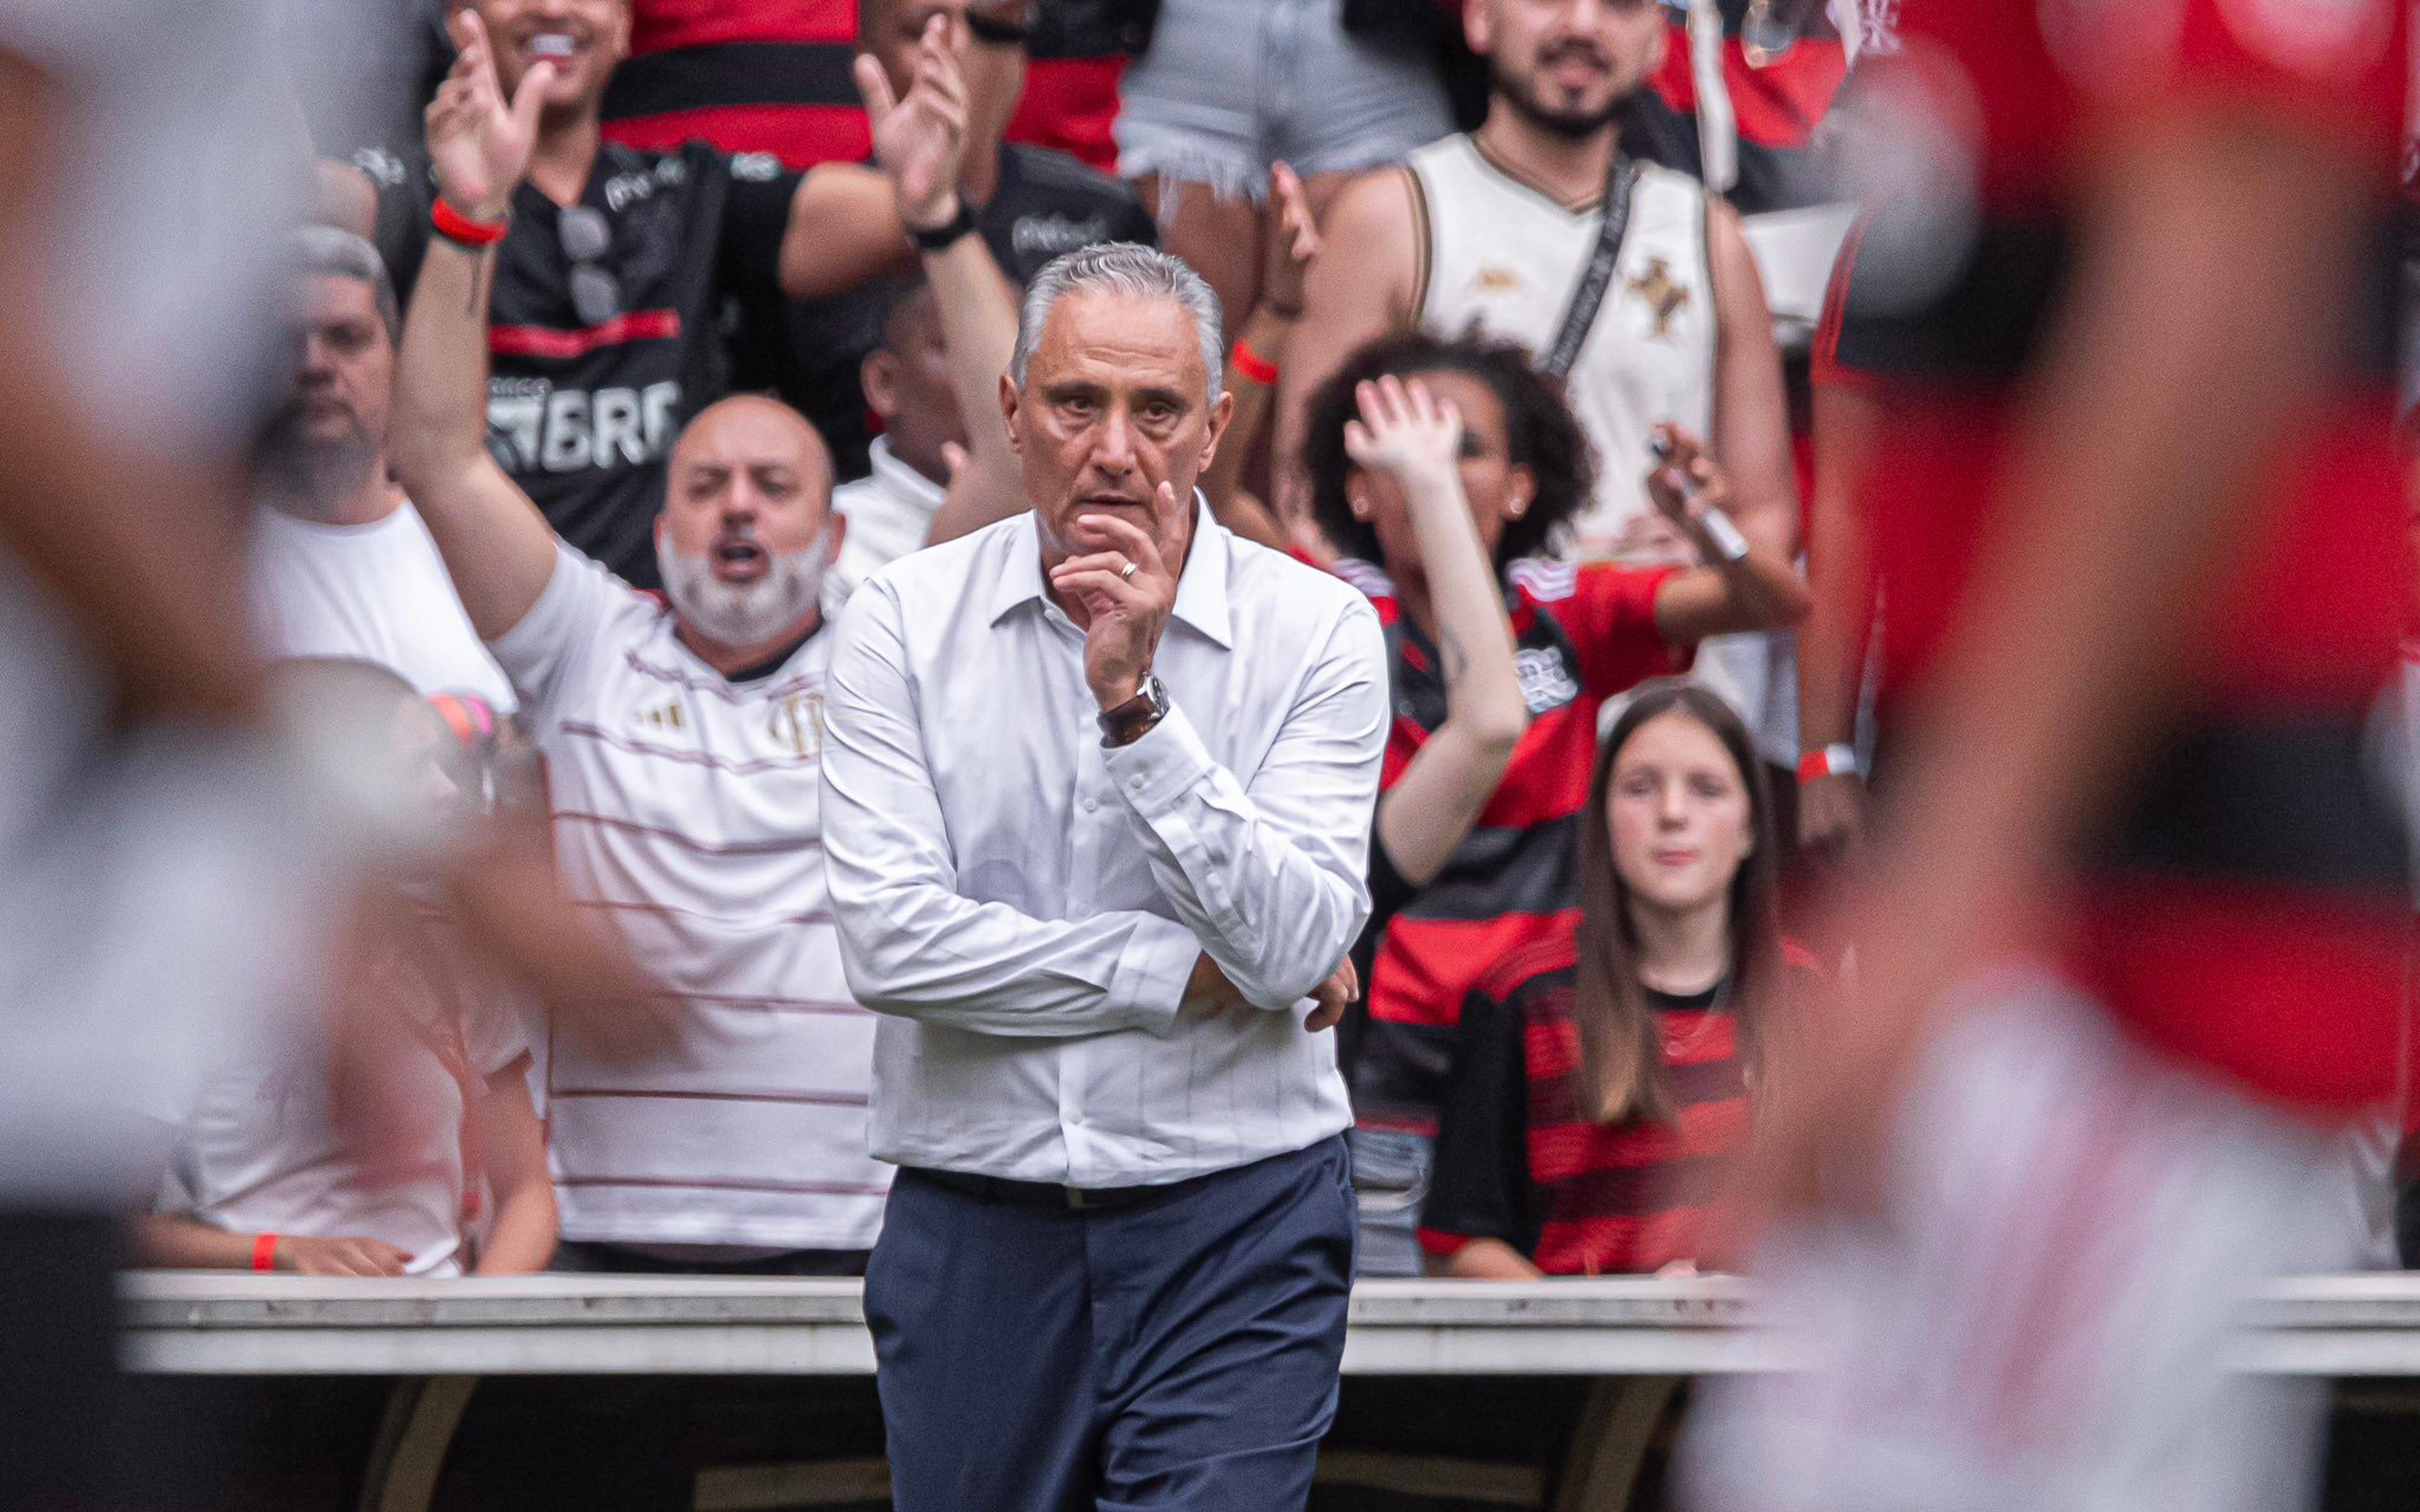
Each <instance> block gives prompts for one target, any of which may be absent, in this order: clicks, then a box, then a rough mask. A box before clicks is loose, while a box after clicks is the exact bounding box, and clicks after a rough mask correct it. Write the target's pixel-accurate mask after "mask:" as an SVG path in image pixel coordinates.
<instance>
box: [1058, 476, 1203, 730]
mask: <svg viewBox="0 0 2420 1512" xmlns="http://www.w3.org/2000/svg"><path fill="white" fill-rule="evenodd" d="M1185 507H1186V506H1184V505H1180V504H1179V503H1178V502H1177V500H1176V489H1175V488H1174V486H1171V485H1170V484H1166V483H1163V484H1161V485H1160V486H1159V490H1158V492H1157V493H1156V494H1155V495H1154V496H1153V499H1152V514H1153V516H1154V517H1155V518H1156V523H1157V525H1158V530H1159V539H1160V540H1163V541H1182V540H1184V539H1185V531H1186V522H1185V514H1184V510H1185ZM1073 533H1074V535H1075V537H1076V539H1075V541H1074V542H1073V544H1074V545H1075V546H1076V547H1078V548H1079V549H1080V550H1081V551H1082V552H1083V554H1082V555H1080V556H1072V557H1069V558H1068V559H1067V560H1066V561H1064V562H1062V563H1059V564H1058V565H1057V566H1055V567H1053V568H1051V569H1050V586H1051V587H1052V588H1053V589H1054V590H1056V591H1057V592H1059V593H1062V594H1067V595H1068V596H1070V597H1072V598H1074V599H1076V600H1077V601H1078V603H1079V604H1081V605H1082V606H1083V609H1084V615H1085V623H1084V681H1085V683H1086V684H1087V685H1089V686H1090V687H1091V688H1092V689H1093V697H1094V699H1095V700H1097V701H1098V702H1099V703H1100V705H1101V707H1102V708H1103V709H1112V708H1115V707H1117V706H1118V705H1119V704H1121V703H1124V702H1126V701H1127V700H1128V699H1131V698H1133V697H1134V696H1135V694H1136V693H1137V692H1139V691H1140V690H1141V687H1142V679H1143V674H1144V673H1146V672H1148V671H1151V662H1152V657H1153V656H1156V655H1157V654H1158V651H1159V635H1160V632H1161V631H1162V630H1165V629H1166V628H1168V617H1169V615H1170V614H1171V613H1172V612H1173V611H1174V610H1175V609H1176V573H1175V571H1174V570H1173V569H1171V567H1170V565H1169V563H1168V562H1167V560H1166V559H1165V558H1163V557H1162V556H1161V555H1160V554H1159V548H1158V547H1157V546H1156V545H1154V544H1153V540H1152V536H1151V535H1150V534H1148V533H1146V532H1144V531H1143V529H1142V528H1141V527H1140V526H1139V525H1136V524H1134V523H1132V522H1131V521H1128V520H1123V519H1120V518H1118V517H1116V516H1114V515H1112V514H1109V512H1108V511H1106V510H1104V511H1102V512H1101V513H1098V514H1092V515H1079V516H1078V517H1076V525H1075V530H1074V532H1073Z"/></svg>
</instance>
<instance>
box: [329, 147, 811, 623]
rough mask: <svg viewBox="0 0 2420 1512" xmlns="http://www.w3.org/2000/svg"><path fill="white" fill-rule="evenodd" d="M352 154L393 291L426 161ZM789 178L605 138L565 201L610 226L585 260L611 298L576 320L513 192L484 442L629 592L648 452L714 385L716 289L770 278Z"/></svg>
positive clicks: (765, 160) (656, 496)
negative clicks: (576, 191)
mask: <svg viewBox="0 0 2420 1512" xmlns="http://www.w3.org/2000/svg"><path fill="white" fill-rule="evenodd" d="M353 161H354V162H355V164H356V165H357V166H359V167H361V168H362V169H363V171H365V173H367V174H368V175H369V177H370V178H371V181H372V182H373V183H375V184H376V185H377V186H378V188H379V192H380V194H379V201H380V203H379V250H380V252H381V253H383V254H384V255H385V256H386V259H387V265H388V268H389V269H390V270H392V271H393V273H394V274H395V278H396V289H397V292H399V293H405V294H406V295H407V297H409V296H408V290H409V289H410V287H411V282H412V281H413V280H414V279H415V278H416V277H417V276H418V274H419V271H420V262H421V257H422V255H424V254H425V253H426V251H427V245H428V237H429V235H430V233H429V230H428V215H429V211H430V209H431V208H432V206H433V204H434V201H435V198H436V186H435V181H434V179H433V178H432V177H431V176H430V174H429V171H428V165H427V155H426V154H425V153H424V152H419V151H414V152H412V153H411V154H409V155H405V154H396V153H389V152H384V151H379V150H372V151H365V152H363V153H359V154H356V155H355V157H354V160H353ZM798 184H799V176H798V175H797V174H794V173H790V172H788V171H786V170H784V169H783V167H782V166H781V165H780V164H779V163H778V162H775V161H774V160H773V159H772V158H770V157H768V156H766V155H764V154H761V153H743V154H741V155H739V156H737V157H730V156H726V155H724V154H722V153H720V152H717V151H715V150H714V149H713V148H711V147H706V146H704V145H703V144H699V143H691V144H690V145H689V146H687V147H683V148H681V149H680V150H679V151H678V152H673V153H659V152H639V151H634V150H632V149H630V148H628V147H619V146H615V145H613V144H611V143H608V144H606V145H605V146H604V147H602V148H601V149H600V150H599V152H598V154H597V166H596V169H595V171H594V172H592V173H591V174H590V176H589V179H588V187H587V189H586V191H585V192H584V193H582V195H581V203H582V205H584V206H588V207H591V208H595V209H597V210H598V211H601V212H602V213H603V215H604V217H605V221H606V224H607V225H608V227H609V228H610V230H611V239H610V245H609V246H608V248H607V250H606V252H605V254H604V255H603V256H602V257H601V258H599V259H598V265H599V266H600V267H601V268H602V269H603V270H605V271H607V272H609V273H610V274H612V275H613V280H614V282H615V283H616V284H617V285H619V287H620V301H619V303H618V306H617V308H618V311H619V313H618V314H617V315H615V316H613V317H612V318H609V319H606V320H604V321H601V322H598V323H593V324H592V323H591V322H590V321H588V320H584V319H582V317H581V316H580V314H579V312H578V310H577V309H576V307H575V305H574V303H573V300H572V294H571V281H572V278H571V275H572V262H571V259H570V257H569V256H567V255H566V253H565V251H564V247H563V232H562V220H563V211H562V209H561V208H559V207H557V206H556V205H555V203H554V202H553V201H552V200H550V199H548V198H547V197H546V195H545V194H543V193H539V192H538V191H537V190H536V189H535V188H533V187H532V186H530V185H528V184H523V185H522V186H521V187H520V189H519V190H517V191H516V192H515V193H514V195H513V223H512V230H511V232H510V233H509V234H507V235H506V236H505V238H504V245H503V249H502V255H501V257H500V258H499V260H498V263H497V271H496V289H495V296H494V300H493V302H492V303H491V305H490V306H489V335H488V350H489V363H490V371H489V382H488V447H489V450H490V451H491V452H493V453H494V454H495V456H496V460H497V461H498V462H499V463H501V464H502V465H503V467H504V471H507V472H509V473H511V474H512V477H513V481H514V482H516V483H518V484H520V486H522V487H523V488H524V489H526V490H527V491H528V493H529V496H530V497H531V498H532V499H533V500H535V501H536V503H537V506H538V508H539V509H540V510H541V511H543V512H544V513H545V515H546V517H547V519H548V521H549V522H550V523H551V524H552V525H553V526H554V528H555V530H556V531H557V532H559V533H560V534H561V535H562V536H563V538H564V539H565V540H566V541H568V542H569V543H571V545H572V546H574V547H576V548H579V549H580V550H582V551H584V552H586V553H587V554H588V555H590V556H592V557H595V558H596V559H597V561H599V562H601V563H604V564H605V565H606V566H607V567H609V568H611V569H613V571H614V572H615V573H617V574H619V575H620V576H621V577H622V578H623V579H626V580H627V581H628V582H630V583H632V584H634V585H636V586H638V587H642V588H653V587H655V586H657V576H656V560H655V548H654V543H653V531H654V524H655V517H656V514H657V511H659V509H661V508H662V507H663V501H664V458H665V456H666V455H667V454H668V453H669V452H670V451H671V449H672V443H673V440H674V439H675V437H676V436H678V435H679V434H680V427H681V426H682V425H684V424H687V423H688V421H689V418H690V416H691V415H693V414H695V413H696V412H697V411H698V410H699V409H703V408H705V407H706V405H708V404H711V403H712V402H713V401H714V400H716V399H718V398H720V397H721V395H722V393H724V391H725V389H726V386H727V383H728V378H729V366H728V363H726V362H725V360H724V356H723V350H722V340H721V316H722V309H723V304H724V300H725V298H726V296H736V297H747V296H757V297H765V296H769V295H770V294H771V292H772V291H774V290H775V289H776V288H777V286H778V284H779V270H780V266H781V253H782V238H783V233H784V232H785V231H786V229H787V227H788V224H789V213H790V202H791V199H792V196H793V195H794V194H795V193H796V192H797V189H798Z"/></svg>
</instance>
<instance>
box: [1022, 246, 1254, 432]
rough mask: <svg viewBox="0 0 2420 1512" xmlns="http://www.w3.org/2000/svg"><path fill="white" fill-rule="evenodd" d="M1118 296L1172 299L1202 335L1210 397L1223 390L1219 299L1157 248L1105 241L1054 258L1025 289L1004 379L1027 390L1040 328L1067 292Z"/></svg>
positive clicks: (1224, 365)
mask: <svg viewBox="0 0 2420 1512" xmlns="http://www.w3.org/2000/svg"><path fill="white" fill-rule="evenodd" d="M1090 293H1101V294H1117V295H1124V296H1125V297H1126V298H1128V299H1137V300H1171V301H1175V302H1176V303H1177V304H1178V305H1180V306H1182V307H1183V309H1184V311H1185V313H1186V314H1187V315H1189V316H1192V317H1193V325H1194V328H1195V329H1196V330H1197V331H1199V332H1201V334H1202V371H1203V372H1205V373H1207V374H1209V375H1210V398H1211V399H1212V400H1213V401H1216V400H1217V399H1218V395H1219V394H1220V393H1224V392H1225V391H1226V378H1227V363H1226V349H1227V344H1226V338H1225V335H1224V333H1223V326H1222V323H1221V320H1220V316H1219V312H1218V292H1217V291H1216V290H1214V289H1213V288H1211V286H1210V285H1208V284H1207V283H1205V282H1204V281H1203V280H1202V275H1201V274H1200V273H1197V272H1195V271H1194V270H1192V269H1190V268H1188V267H1187V266H1186V265H1185V261H1184V259H1183V258H1180V257H1172V256H1171V255H1168V254H1167V253H1164V252H1161V251H1160V250H1159V249H1157V248H1156V247H1146V246H1142V245H1140V243H1137V242H1132V241H1105V242H1102V243H1100V244H1098V245H1096V246H1091V247H1083V248H1079V249H1078V250H1077V251H1075V252H1070V253H1067V254H1064V255H1061V256H1058V257H1054V258H1052V259H1051V260H1050V261H1049V262H1048V263H1047V265H1045V266H1044V268H1043V270H1042V271H1040V272H1038V273H1036V274H1034V275H1033V282H1032V284H1031V285H1027V287H1026V290H1025V309H1024V312H1023V313H1022V314H1021V315H1020V316H1019V317H1018V319H1017V322H1016V356H1015V357H1013V358H1011V359H1010V361H1009V364H1008V376H1009V377H1010V378H1013V379H1015V380H1016V385H1017V386H1018V387H1019V388H1022V387H1024V386H1025V368H1026V364H1027V363H1029V362H1030V361H1031V360H1032V357H1033V348H1034V347H1039V346H1040V345H1042V328H1043V327H1044V326H1045V325H1047V324H1048V323H1049V320H1050V312H1051V310H1052V309H1054V308H1056V307H1057V305H1058V303H1059V301H1061V300H1063V299H1065V298H1066V297H1067V296H1068V295H1070V294H1090Z"/></svg>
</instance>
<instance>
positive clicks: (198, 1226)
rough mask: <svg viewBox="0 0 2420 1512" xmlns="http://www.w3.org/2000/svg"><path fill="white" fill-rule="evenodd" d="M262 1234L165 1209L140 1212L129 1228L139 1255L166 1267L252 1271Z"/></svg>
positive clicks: (146, 1261)
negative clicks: (239, 1231) (230, 1229)
mask: <svg viewBox="0 0 2420 1512" xmlns="http://www.w3.org/2000/svg"><path fill="white" fill-rule="evenodd" d="M258 1237H259V1236H258V1235H256V1234H234V1233H229V1232H228V1231H227V1230H225V1229H224V1228H217V1227H211V1226H210V1225H209V1224H206V1223H202V1222H200V1221H199V1220H197V1219H194V1218H181V1217H176V1216H173V1215H170V1214H165V1213H143V1214H140V1215H138V1216H137V1217H136V1218H135V1219H134V1220H133V1221H132V1224H131V1225H130V1226H129V1232H128V1238H129V1242H131V1243H132V1246H133V1249H134V1256H135V1258H136V1259H137V1260H138V1261H139V1262H140V1263H142V1264H144V1265H146V1266H149V1267H151V1268H153V1269H155V1270H163V1271H249V1270H251V1269H252V1255H253V1246H254V1243H255V1242H256V1240H257V1239H258Z"/></svg>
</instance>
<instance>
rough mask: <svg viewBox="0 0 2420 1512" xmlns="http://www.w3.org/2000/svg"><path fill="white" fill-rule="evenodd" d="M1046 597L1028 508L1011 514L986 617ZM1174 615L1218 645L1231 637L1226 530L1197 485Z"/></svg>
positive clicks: (1229, 641)
mask: <svg viewBox="0 0 2420 1512" xmlns="http://www.w3.org/2000/svg"><path fill="white" fill-rule="evenodd" d="M1045 597H1046V594H1044V592H1043V583H1042V539H1041V537H1040V536H1039V535H1037V534H1036V533H1035V532H1034V526H1033V511H1032V510H1031V509H1029V510H1027V511H1026V512H1025V513H1024V514H1022V515H1019V516H1017V517H1016V527H1015V528H1014V529H1013V530H1012V531H1011V532H1009V540H1008V562H1007V564H1006V565H1005V566H1003V567H1002V568H1001V574H1000V578H999V579H998V581H996V582H995V583H994V584H993V585H992V592H991V605H990V610H991V615H990V620H991V623H992V624H994V625H998V624H999V623H1000V622H1001V619H1003V618H1004V617H1006V615H1007V614H1008V611H1009V610H1011V609H1015V608H1016V607H1017V606H1018V605H1020V604H1024V603H1028V602H1031V601H1032V600H1036V599H1042V598H1045ZM1175 618H1177V619H1179V620H1182V621H1184V622H1185V623H1186V624H1187V625H1191V626H1192V627H1193V628H1194V630H1196V631H1197V632H1199V633H1200V634H1202V635H1204V636H1207V637H1208V638H1209V639H1210V640H1215V641H1217V642H1218V645H1219V646H1221V647H1223V648H1229V649H1232V648H1233V645H1234V643H1235V642H1234V623H1233V614H1232V612H1231V611H1230V607H1229V602H1228V596H1227V531H1226V527H1224V526H1222V525H1220V524H1219V523H1218V520H1217V519H1215V518H1213V517H1211V514H1210V501H1209V500H1208V499H1207V498H1206V497H1204V496H1203V494H1202V490H1201V489H1199V488H1196V489H1194V490H1193V549H1191V550H1190V551H1187V553H1186V554H1185V572H1184V574H1183V575H1182V576H1180V577H1179V578H1178V579H1176V609H1175Z"/></svg>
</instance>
